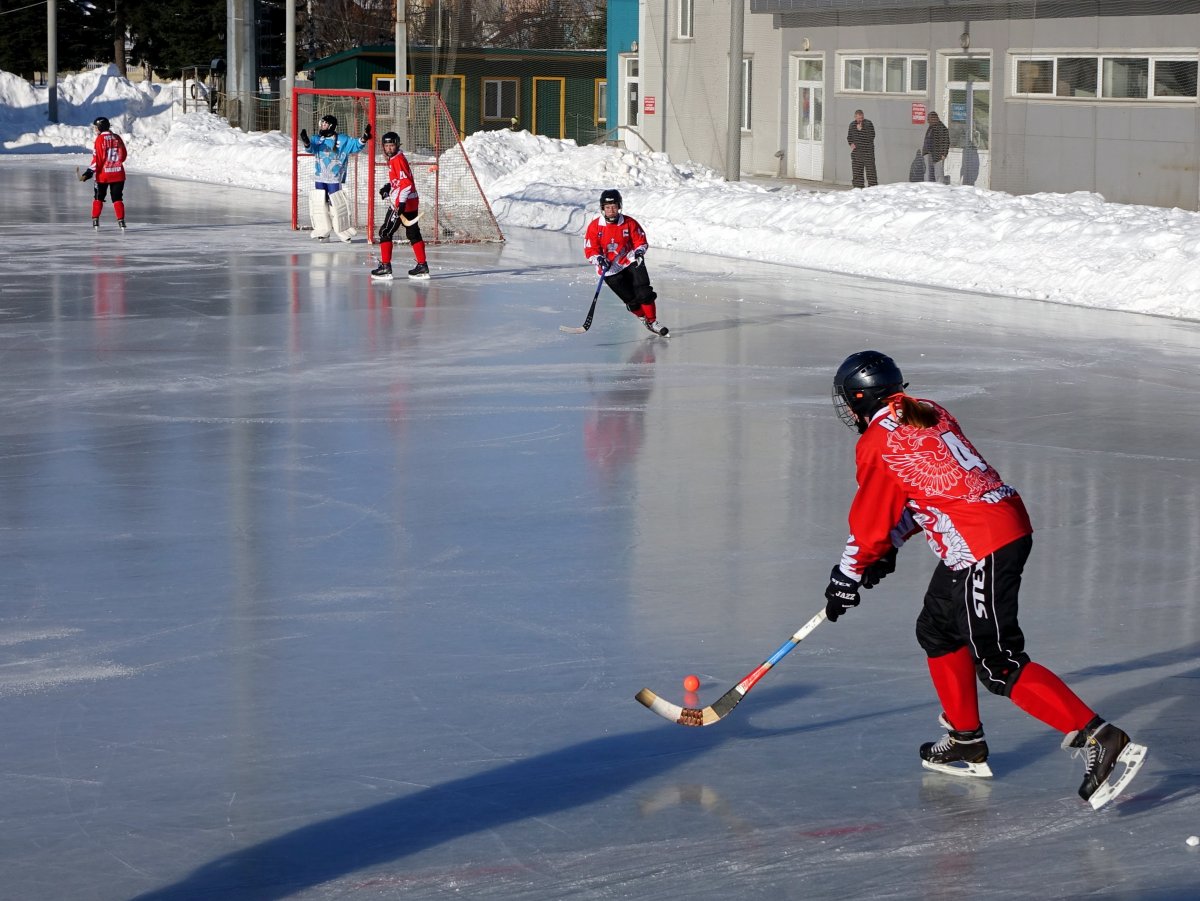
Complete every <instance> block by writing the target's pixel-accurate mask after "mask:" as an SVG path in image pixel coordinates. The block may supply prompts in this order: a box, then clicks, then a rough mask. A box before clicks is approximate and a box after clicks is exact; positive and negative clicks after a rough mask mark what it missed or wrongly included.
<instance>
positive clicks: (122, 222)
mask: <svg viewBox="0 0 1200 901" xmlns="http://www.w3.org/2000/svg"><path fill="white" fill-rule="evenodd" d="M117 228H120V229H124V228H125V220H124V219H118V220H117Z"/></svg>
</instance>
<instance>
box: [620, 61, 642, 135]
mask: <svg viewBox="0 0 1200 901" xmlns="http://www.w3.org/2000/svg"><path fill="white" fill-rule="evenodd" d="M620 73H621V85H620V89H621V102H620V103H618V104H617V126H618V127H623V128H637V124H638V113H639V112H640V110H641V107H640V103H641V83H640V82H641V79H640V78H639V77H638V58H637V57H636V56H632V55H628V54H626V55H623V56H622V57H621V66H620Z"/></svg>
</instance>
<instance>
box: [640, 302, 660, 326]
mask: <svg viewBox="0 0 1200 901" xmlns="http://www.w3.org/2000/svg"><path fill="white" fill-rule="evenodd" d="M642 315H643V316H645V317H646V321H647V322H654V321H655V320H656V319H658V311H657V310H656V309H655V308H654V303H653V301H652V302H650V303H644V304H642Z"/></svg>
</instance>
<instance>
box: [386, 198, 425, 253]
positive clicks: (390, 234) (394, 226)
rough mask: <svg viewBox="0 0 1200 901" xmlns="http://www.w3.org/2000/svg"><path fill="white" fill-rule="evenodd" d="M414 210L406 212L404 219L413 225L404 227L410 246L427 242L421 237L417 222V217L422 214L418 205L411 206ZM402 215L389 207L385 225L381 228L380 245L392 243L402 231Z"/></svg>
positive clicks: (406, 210)
mask: <svg viewBox="0 0 1200 901" xmlns="http://www.w3.org/2000/svg"><path fill="white" fill-rule="evenodd" d="M410 206H411V207H412V209H407V208H406V209H405V210H404V214H403V215H404V218H405V219H407V220H409V221H410V222H412V225H405V226H404V237H405V238H407V239H408V243H409V244H416V243H418V242H420V241H423V240H425V239H424V238H422V237H421V226H420V225H419V224H418V222H417V216H418V214H419V213H420V208H419V207H418V205H417V204H415V203H414V204H410ZM400 215H401V214H400V213H398V212H396V210H394V209H392V208H391V207H388V211H387V213H386V214H384V217H383V225H381V226H379V243H381V244H382V243H383V242H384V241H391V240H393V238H394V237H395V234H396V232H397V231H399V230H400V225H401V224H402V223H401V222H400Z"/></svg>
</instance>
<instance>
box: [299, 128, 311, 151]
mask: <svg viewBox="0 0 1200 901" xmlns="http://www.w3.org/2000/svg"><path fill="white" fill-rule="evenodd" d="M300 143H301V144H303V145H304V149H305V150H307V149H308V144H309V141H308V131H307V130H306V129H303V128H302V129H300Z"/></svg>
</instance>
